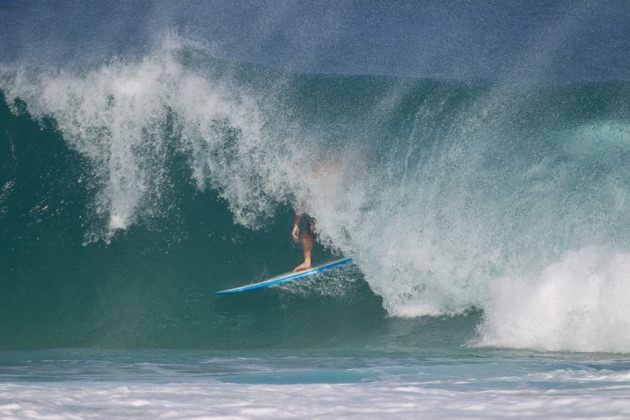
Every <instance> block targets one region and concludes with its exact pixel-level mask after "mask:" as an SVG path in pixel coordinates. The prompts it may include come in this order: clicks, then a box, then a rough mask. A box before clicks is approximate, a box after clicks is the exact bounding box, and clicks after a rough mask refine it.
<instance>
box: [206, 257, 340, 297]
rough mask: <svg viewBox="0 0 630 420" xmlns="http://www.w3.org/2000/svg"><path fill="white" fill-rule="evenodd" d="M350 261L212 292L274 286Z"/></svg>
mask: <svg viewBox="0 0 630 420" xmlns="http://www.w3.org/2000/svg"><path fill="white" fill-rule="evenodd" d="M351 262H352V258H342V259H340V260H336V261H331V262H329V263H326V264H322V265H318V266H317V267H313V268H311V269H308V270H304V271H299V272H297V273H286V274H282V275H280V276H277V277H274V278H271V279H269V280H265V281H261V282H258V283H252V284H247V285H245V286H240V287H235V288H233V289H227V290H221V291H218V292H213V293H214V294H215V295H226V294H229V293H239V292H247V291H249V290H255V289H261V288H263V287H269V286H274V285H276V284H280V283H286V282H288V281H293V280H297V279H301V278H302V277H306V276H310V275H311V274H317V273H321V272H322V271H327V270H332V269H333V268H336V267H339V266H342V265H346V264H349V263H351Z"/></svg>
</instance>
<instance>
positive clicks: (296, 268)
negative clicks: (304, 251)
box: [293, 261, 311, 273]
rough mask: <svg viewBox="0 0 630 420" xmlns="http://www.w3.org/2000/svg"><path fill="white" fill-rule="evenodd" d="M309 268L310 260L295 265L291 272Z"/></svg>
mask: <svg viewBox="0 0 630 420" xmlns="http://www.w3.org/2000/svg"><path fill="white" fill-rule="evenodd" d="M309 268H311V262H310V261H304V262H303V263H302V264H300V265H298V266H297V267H295V268H294V269H293V272H294V273H297V272H298V271H304V270H308V269H309Z"/></svg>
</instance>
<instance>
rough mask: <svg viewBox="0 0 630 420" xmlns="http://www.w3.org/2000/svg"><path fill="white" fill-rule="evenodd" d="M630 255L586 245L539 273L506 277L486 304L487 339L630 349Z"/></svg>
mask: <svg viewBox="0 0 630 420" xmlns="http://www.w3.org/2000/svg"><path fill="white" fill-rule="evenodd" d="M629 273H630V254H628V253H617V252H609V251H607V250H604V249H598V248H592V247H591V248H584V249H582V250H579V251H575V252H569V253H567V254H566V255H565V256H564V257H563V258H562V260H561V261H559V262H556V263H554V264H551V265H550V266H548V267H547V268H545V269H544V270H543V271H542V272H541V273H540V275H538V276H536V277H533V278H531V277H525V278H514V277H505V278H503V279H501V280H499V281H497V283H496V284H495V286H494V287H493V289H492V293H491V298H490V300H489V302H488V303H487V304H486V305H485V306H484V311H485V321H484V323H483V325H482V326H481V327H480V331H481V336H482V343H483V344H486V345H493V346H504V347H517V348H536V349H541V350H572V351H600V352H622V353H623V352H627V351H628V349H630V336H629V335H628V334H627V332H628V331H630V282H629V281H628V278H629V277H628V276H629V275H630V274H629Z"/></svg>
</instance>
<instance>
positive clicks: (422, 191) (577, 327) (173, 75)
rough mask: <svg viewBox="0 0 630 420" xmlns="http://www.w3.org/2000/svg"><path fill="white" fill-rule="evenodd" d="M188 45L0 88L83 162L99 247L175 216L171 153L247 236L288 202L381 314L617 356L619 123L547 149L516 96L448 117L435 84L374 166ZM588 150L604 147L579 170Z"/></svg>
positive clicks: (621, 343) (387, 106) (583, 131)
mask: <svg viewBox="0 0 630 420" xmlns="http://www.w3.org/2000/svg"><path fill="white" fill-rule="evenodd" d="M195 48H201V49H202V50H203V47H202V46H198V45H196V44H193V43H190V42H189V41H186V40H182V39H180V38H178V37H174V36H169V37H167V38H165V40H164V42H163V43H162V44H161V45H158V47H157V48H156V49H155V51H154V52H153V53H152V54H149V55H147V56H146V57H144V58H142V59H136V60H131V59H130V60H112V61H110V62H107V63H104V64H102V65H100V66H98V67H95V68H91V69H87V70H84V71H82V72H76V71H75V72H71V71H61V70H59V71H39V72H37V73H32V72H28V71H18V72H15V73H14V74H12V75H11V77H9V78H5V79H3V81H2V85H1V88H2V90H3V91H4V93H5V94H6V97H7V100H8V102H9V103H10V104H12V103H13V100H14V99H15V98H21V99H22V100H24V101H25V102H26V104H27V106H28V110H29V112H31V113H32V115H34V116H35V117H37V118H40V119H43V118H44V117H46V116H52V117H53V118H54V120H55V121H56V124H57V126H58V129H59V130H60V132H61V133H62V135H63V137H64V139H65V140H66V141H67V142H68V144H69V145H70V146H71V147H73V148H74V149H75V150H77V151H79V152H80V154H81V155H83V156H84V157H86V158H87V159H88V161H89V162H90V163H91V168H92V170H93V173H94V174H95V175H96V179H95V180H94V182H93V188H94V189H96V190H97V191H98V193H97V194H96V195H97V196H96V199H95V201H94V205H93V208H92V211H93V215H96V218H97V219H98V220H99V221H100V222H101V223H102V224H103V226H101V228H102V229H101V230H99V229H96V232H95V237H97V238H99V239H105V240H111V239H112V238H114V237H115V234H116V233H117V232H121V231H124V230H125V229H127V228H128V227H129V226H131V225H132V224H133V223H134V222H135V221H137V220H139V219H140V220H141V219H143V218H150V217H153V216H154V215H156V214H157V215H159V214H162V213H164V212H168V211H171V210H172V205H171V204H172V203H169V202H168V201H165V199H164V197H163V196H164V195H165V191H166V190H168V189H169V188H177V185H172V184H173V179H171V178H170V177H169V175H168V159H169V158H170V156H171V152H170V151H169V150H170V148H171V147H172V148H174V149H175V150H176V151H177V152H178V153H180V154H181V155H183V156H185V158H186V159H187V161H188V166H189V169H190V172H191V175H192V178H193V181H194V183H195V184H196V185H197V187H198V188H199V189H204V188H207V187H211V188H213V189H215V190H216V191H218V192H219V194H220V196H221V197H222V198H223V199H224V200H225V202H226V203H227V205H228V207H229V208H230V210H231V211H232V213H233V215H234V219H235V221H236V222H237V223H241V224H244V225H247V226H250V227H254V228H255V227H258V226H260V223H259V222H260V220H264V219H265V218H267V217H269V216H272V215H273V211H274V209H275V205H276V204H277V203H278V202H283V203H290V204H297V205H299V206H301V207H302V208H303V210H305V211H306V212H307V213H309V214H310V215H312V216H314V217H315V218H316V219H317V226H318V230H319V232H320V238H321V240H322V242H324V244H326V245H330V246H333V247H335V248H338V249H340V250H341V251H342V252H343V253H344V254H346V255H352V256H353V258H354V260H355V262H356V263H357V264H358V266H359V267H360V269H361V271H362V272H363V273H364V274H365V279H366V281H367V282H368V283H369V285H370V288H371V289H372V290H373V291H374V292H375V293H377V294H378V295H380V296H381V297H382V298H383V305H384V307H385V309H386V310H387V311H388V312H389V313H390V314H391V315H394V316H404V317H414V316H421V315H436V314H444V313H459V312H463V311H465V310H467V309H468V308H470V307H472V306H474V307H477V308H479V309H482V310H483V311H485V313H486V315H485V321H484V324H483V326H482V327H481V329H480V331H481V335H482V340H481V341H482V343H484V344H489V345H502V346H514V347H535V348H541V349H565V350H581V351H620V352H624V351H630V341H629V340H628V339H627V338H626V337H625V336H624V333H623V331H627V330H628V326H629V325H630V314H629V313H628V310H627V308H628V307H630V305H628V301H627V299H626V298H625V296H628V295H629V294H628V293H627V292H628V290H627V288H626V287H625V286H624V281H623V278H624V274H623V269H621V268H616V267H621V266H623V267H626V265H625V264H626V263H625V259H626V258H627V257H626V256H625V255H626V254H624V253H620V252H616V251H615V250H620V251H622V250H624V249H626V250H627V247H628V245H627V243H628V238H629V237H630V234H629V233H628V232H630V231H629V230H628V228H627V226H630V208H629V205H630V200H628V189H627V180H628V179H630V170H629V169H628V168H627V165H618V164H617V163H618V162H616V161H615V159H616V158H617V157H618V155H619V153H617V154H616V155H615V153H609V152H610V150H611V149H609V148H607V147H606V146H602V145H601V143H602V141H601V140H603V139H606V140H607V141H608V142H609V143H611V144H613V145H615V148H614V150H615V151H617V152H619V151H620V150H621V151H627V145H628V144H630V143H629V142H628V132H627V126H626V125H624V124H622V123H619V122H615V121H614V120H611V121H608V122H607V123H606V124H605V127H609V128H601V127H600V125H601V124H600V125H598V126H597V127H599V128H598V129H597V130H595V131H596V134H595V135H591V137H588V136H587V135H588V134H589V133H591V134H592V131H593V130H591V128H588V127H591V126H592V125H588V124H586V125H584V126H581V127H579V128H577V129H575V130H569V131H568V132H567V133H563V134H562V135H559V137H561V140H562V141H561V144H560V146H559V147H558V150H553V149H552V148H551V146H549V145H548V144H547V143H545V145H544V146H540V145H538V146H537V145H536V144H532V145H528V144H527V142H529V141H531V142H532V143H535V141H534V140H532V139H531V138H529V137H527V138H525V139H516V140H514V139H513V138H512V136H513V131H512V130H513V128H512V125H513V124H514V121H516V120H517V119H518V118H517V117H518V116H519V115H520V114H519V112H520V111H521V109H520V108H519V104H520V102H519V101H525V100H527V96H523V95H520V92H519V91H518V89H516V90H514V92H512V91H510V89H509V87H505V86H504V87H499V88H497V89H491V90H490V92H488V93H487V94H486V95H485V96H483V95H482V97H481V98H479V99H478V100H476V101H473V103H472V104H469V105H468V106H463V107H461V108H457V107H456V106H455V105H453V103H452V102H450V101H451V99H452V98H451V97H450V96H449V94H447V93H444V92H441V91H438V92H437V93H430V94H427V95H426V97H425V98H424V99H423V101H422V103H420V105H419V106H418V108H417V109H416V110H415V116H414V120H413V123H412V126H411V127H410V129H411V130H410V134H409V138H398V137H396V138H393V139H390V140H391V142H392V144H390V145H388V147H387V148H386V150H379V151H378V152H377V153H379V155H378V156H373V155H371V154H370V153H371V152H370V151H368V150H369V148H367V147H366V148H364V145H365V144H366V143H378V139H372V138H367V139H366V138H349V139H342V140H343V141H341V145H339V146H338V147H336V148H334V149H333V150H329V149H328V148H327V146H326V145H325V142H324V141H322V139H321V138H320V137H318V134H317V130H311V131H309V130H307V129H305V128H303V127H300V126H299V123H300V122H299V121H293V119H292V118H290V112H286V110H285V109H284V108H282V106H277V105H276V104H274V103H273V96H275V95H273V94H275V93H278V94H280V93H281V92H280V91H281V90H282V89H283V85H282V82H280V81H276V82H275V85H274V89H277V90H278V92H253V91H252V90H251V89H248V88H245V87H243V86H241V85H240V84H239V83H237V82H235V81H234V80H232V79H231V78H230V77H229V76H221V77H217V76H216V75H212V74H208V73H207V72H205V71H203V70H200V69H199V68H198V67H196V66H186V65H184V64H183V63H182V60H181V59H180V58H179V54H180V53H181V51H182V50H187V52H190V50H191V49H192V50H194V49H195ZM202 55H203V54H202ZM201 67H203V66H201ZM397 89H398V90H396V89H394V91H392V92H385V93H384V94H383V95H382V96H383V97H382V98H380V99H381V100H378V99H379V98H376V99H375V103H374V104H373V105H372V108H373V109H372V112H370V113H367V115H365V120H366V121H368V122H369V121H370V120H372V119H380V120H387V118H389V117H390V116H391V114H392V113H395V112H397V111H398V109H397V107H398V106H400V104H401V103H404V100H403V99H405V91H404V89H403V88H397ZM270 93H271V95H270ZM278 96H279V95H278ZM455 96H457V95H455ZM455 103H457V98H456V100H455ZM533 106H536V102H535V101H534V105H533ZM528 111H531V110H530V109H528ZM285 112H286V115H284V114H285ZM519 118H520V117H519ZM435 121H438V122H439V123H438V124H435V123H434V122H435ZM366 124H367V123H366ZM169 125H170V126H169ZM445 127H446V128H445ZM506 127H507V128H506ZM584 127H587V128H584ZM325 128H326V127H325ZM531 129H533V128H531ZM332 131H334V128H333V129H332ZM366 131H367V130H363V131H361V132H366ZM506 131H508V133H507V134H506ZM584 136H587V137H588V138H586V140H585V139H584V138H585V137H584ZM583 137H584V138H583ZM611 138H612V139H611ZM545 142H551V139H545ZM521 143H523V144H525V147H523V146H521ZM543 143H544V142H543ZM596 143H597V144H596ZM595 144H596V145H595ZM536 147H538V149H537V148H536ZM593 148H595V149H597V150H599V151H601V150H603V149H605V150H606V151H607V153H599V152H598V153H596V154H595V155H597V156H595V158H596V164H592V163H589V165H590V166H585V164H584V155H585V154H586V155H588V156H590V157H593V156H592V155H593V153H591V152H590V150H591V149H593ZM519 153H522V154H523V155H524V156H527V158H522V159H521V158H520V155H519V156H517V158H515V155H516V154H519ZM554 153H557V156H556V155H554ZM598 156H599V157H598ZM601 156H603V158H601ZM600 158H601V159H600ZM597 159H600V160H597ZM602 159H603V160H602ZM314 162H317V163H318V166H319V167H314ZM375 162H376V163H375ZM169 209H171V210H169ZM592 244H605V245H606V246H609V247H610V249H611V251H603V250H597V249H595V248H587V247H588V246H589V245H592ZM582 248H584V250H583V251H579V252H578V253H577V254H571V253H570V254H568V255H567V256H565V257H562V255H563V253H565V252H566V251H567V250H572V249H573V250H575V249H582ZM576 255H577V256H576ZM562 258H564V259H562ZM554 261H556V262H555V263H554ZM558 261H559V262H558ZM545 267H547V268H545ZM624 269H625V268H624ZM531 273H541V274H531ZM497 279H498V280H497Z"/></svg>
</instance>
